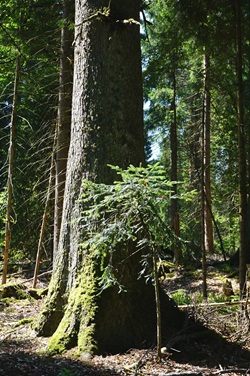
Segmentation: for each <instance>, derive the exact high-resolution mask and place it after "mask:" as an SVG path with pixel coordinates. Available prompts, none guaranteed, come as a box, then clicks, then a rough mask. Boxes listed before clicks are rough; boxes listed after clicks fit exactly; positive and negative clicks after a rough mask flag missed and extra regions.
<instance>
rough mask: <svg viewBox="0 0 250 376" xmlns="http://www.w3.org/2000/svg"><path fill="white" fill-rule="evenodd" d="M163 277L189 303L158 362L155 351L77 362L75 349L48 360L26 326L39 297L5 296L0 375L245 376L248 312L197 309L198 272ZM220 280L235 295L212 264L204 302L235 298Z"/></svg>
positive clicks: (0, 305)
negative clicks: (226, 293)
mask: <svg viewBox="0 0 250 376" xmlns="http://www.w3.org/2000/svg"><path fill="white" fill-rule="evenodd" d="M230 273H231V271H230ZM165 277H166V278H164V280H163V286H164V288H165V289H166V291H167V292H168V293H171V292H172V293H173V291H177V290H179V289H182V291H184V292H186V293H187V294H188V296H189V297H191V302H189V303H191V304H192V305H191V306H190V307H189V308H185V311H186V312H187V322H186V325H185V327H184V328H183V330H182V331H181V332H180V333H176V335H175V336H174V337H173V338H168V339H164V343H163V346H164V347H165V349H163V354H162V358H161V360H160V361H159V360H158V359H157V355H156V349H155V347H152V348H149V349H143V350H139V349H130V350H129V351H128V352H127V353H125V354H116V355H111V354H104V355H102V356H94V357H93V358H91V359H84V358H79V357H78V358H77V357H76V349H72V350H70V351H68V353H66V354H63V355H57V356H54V357H49V356H47V355H46V346H47V341H48V338H38V337H36V334H35V332H34V331H33V329H32V325H31V320H32V319H33V318H35V317H36V315H37V313H38V312H39V310H40V308H41V305H42V304H43V299H44V298H42V299H34V298H30V297H25V296H23V298H22V299H16V297H15V298H14V297H11V298H4V299H0V323H1V326H0V376H1V375H5V376H12V375H15V376H19V375H20V376H22V375H25V376H47V375H49V376H81V375H89V376H105V375H117V376H118V375H122V376H125V375H139V376H143V375H144V376H150V375H158V376H165V375H169V376H176V375H183V376H186V375H188V376H192V375H220V374H223V375H230V376H234V375H240V374H241V375H248V374H249V375H250V338H249V326H250V321H249V318H248V311H247V310H245V311H242V310H240V308H239V306H237V305H232V306H231V305H230V306H226V305H225V306H224V305H222V306H218V307H217V306H209V305H205V306H202V307H200V306H199V301H200V297H201V291H202V282H201V270H199V269H197V270H195V272H187V271H184V270H181V271H178V272H175V273H172V274H171V275H165ZM226 279H230V282H231V284H232V288H233V290H234V292H235V293H237V288H238V282H237V278H236V277H234V276H233V273H231V275H229V272H226V271H218V267H217V266H216V267H213V266H211V267H209V270H208V279H207V284H208V292H209V300H211V299H212V298H213V300H216V299H217V300H224V301H225V300H227V299H228V300H233V299H237V297H235V298H234V295H232V296H230V297H226V296H224V295H223V294H224V292H223V285H224V283H225V280H226ZM10 282H11V283H22V284H23V285H25V286H26V287H27V288H29V287H31V281H30V280H29V279H27V278H24V275H23V274H22V275H15V276H10ZM47 285H48V279H46V277H41V278H39V280H38V285H37V288H38V289H44V288H46V286H47ZM27 291H29V290H27ZM215 298H216V299H215ZM184 303H185V302H184Z"/></svg>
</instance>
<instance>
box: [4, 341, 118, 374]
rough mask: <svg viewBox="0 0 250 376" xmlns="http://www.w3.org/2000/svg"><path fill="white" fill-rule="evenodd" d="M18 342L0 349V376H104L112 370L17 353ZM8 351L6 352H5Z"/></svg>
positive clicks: (88, 364)
mask: <svg viewBox="0 0 250 376" xmlns="http://www.w3.org/2000/svg"><path fill="white" fill-rule="evenodd" d="M17 346H20V347H22V344H21V343H20V342H19V341H18V342H17V341H8V343H6V342H5V346H4V347H5V352H2V350H1V348H0V375H1V376H83V375H84V376H106V375H114V373H112V370H107V369H104V368H101V367H100V368H99V367H98V368H97V367H95V366H93V365H91V364H90V363H87V362H83V361H79V360H73V359H69V358H65V357H63V356H60V357H47V356H42V355H36V354H33V353H28V352H26V350H25V351H21V350H20V351H19V350H18V347H17ZM7 349H8V352H7V351H6V350H7Z"/></svg>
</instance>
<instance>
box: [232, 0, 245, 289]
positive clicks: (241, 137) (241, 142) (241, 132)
mask: <svg viewBox="0 0 250 376" xmlns="http://www.w3.org/2000/svg"><path fill="white" fill-rule="evenodd" d="M235 14H236V38H235V44H236V79H237V115H238V150H239V183H240V259H239V263H240V270H239V284H240V292H241V296H244V295H245V292H246V271H247V266H246V260H247V178H246V176H247V175H246V173H247V168H246V149H245V148H246V146H245V127H244V110H243V108H244V107H243V80H242V34H241V1H240V0H235Z"/></svg>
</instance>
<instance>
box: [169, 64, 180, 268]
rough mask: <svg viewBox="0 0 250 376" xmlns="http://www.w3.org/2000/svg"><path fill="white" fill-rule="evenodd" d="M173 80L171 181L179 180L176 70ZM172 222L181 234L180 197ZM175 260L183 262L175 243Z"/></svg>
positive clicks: (175, 194)
mask: <svg viewBox="0 0 250 376" xmlns="http://www.w3.org/2000/svg"><path fill="white" fill-rule="evenodd" d="M172 80H173V100H172V105H171V111H172V112H173V119H172V121H171V124H170V149H171V161H170V175H171V181H177V180H178V174H177V170H178V168H177V165H178V153H177V152H178V137H177V114H176V77H175V71H173V73H172ZM173 194H174V196H177V184H174V185H173ZM171 222H172V227H173V230H174V232H175V234H176V236H178V237H179V236H180V221H179V213H178V199H177V197H175V198H174V199H172V201H171ZM174 261H175V263H176V264H181V263H182V251H181V248H180V247H179V246H178V245H176V244H175V245H174Z"/></svg>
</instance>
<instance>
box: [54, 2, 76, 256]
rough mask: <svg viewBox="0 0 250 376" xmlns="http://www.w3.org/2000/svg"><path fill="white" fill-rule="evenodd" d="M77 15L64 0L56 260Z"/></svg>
mask: <svg viewBox="0 0 250 376" xmlns="http://www.w3.org/2000/svg"><path fill="white" fill-rule="evenodd" d="M73 18H74V3H73V2H72V0H64V5H63V22H64V25H63V27H62V31H61V58H60V86H59V103H58V122H57V145H56V157H55V214H54V244H53V249H54V250H53V259H54V260H55V258H56V253H57V249H58V241H59V234H60V227H61V221H62V211H63V198H64V189H65V180H66V165H67V158H68V150H69V143H70V127H71V106H72V87H73V82H72V81H73V48H72V43H73V39H74V33H73V31H72V30H71V29H70V22H72V21H73Z"/></svg>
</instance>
